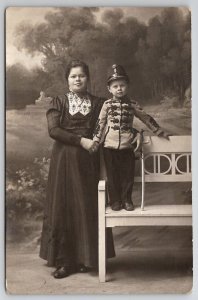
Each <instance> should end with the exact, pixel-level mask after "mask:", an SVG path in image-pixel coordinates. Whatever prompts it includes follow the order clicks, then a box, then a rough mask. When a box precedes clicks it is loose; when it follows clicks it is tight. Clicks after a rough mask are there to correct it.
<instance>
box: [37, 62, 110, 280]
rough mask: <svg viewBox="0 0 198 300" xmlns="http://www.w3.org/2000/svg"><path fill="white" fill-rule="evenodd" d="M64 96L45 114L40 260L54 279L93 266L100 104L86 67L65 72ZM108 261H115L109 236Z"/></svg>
mask: <svg viewBox="0 0 198 300" xmlns="http://www.w3.org/2000/svg"><path fill="white" fill-rule="evenodd" d="M66 80H67V83H68V86H69V92H68V93H67V94H65V95H61V96H58V97H56V98H55V99H53V101H52V103H51V106H50V107H49V109H48V111H47V121H48V130H49V135H50V137H51V138H53V139H54V140H55V143H54V145H53V149H52V155H51V163H50V170H49V178H48V187H47V197H46V206H45V213H44V221H43V230H42V238H41V249H40V257H41V258H43V259H45V260H47V265H48V266H55V267H56V270H55V272H54V273H53V275H54V277H55V278H64V277H66V276H69V275H70V274H71V273H74V272H86V271H87V270H88V267H94V266H97V261H98V233H97V229H98V221H97V220H98V218H97V213H98V211H97V202H98V200H97V185H98V180H99V156H98V154H97V153H94V150H93V149H94V148H93V141H92V140H91V138H92V136H93V130H94V127H95V123H96V120H97V118H98V115H99V112H100V109H101V105H102V101H101V99H99V98H97V97H94V96H92V95H91V94H89V93H88V92H87V85H88V81H89V69H88V66H87V65H86V64H85V63H84V62H81V61H78V60H75V61H72V62H71V63H70V64H69V66H68V68H67V71H66ZM108 240H109V247H108V250H109V251H108V252H109V253H107V255H108V257H113V256H114V247H113V240H112V234H111V232H110V234H109V236H108Z"/></svg>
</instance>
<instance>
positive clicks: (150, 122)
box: [132, 101, 163, 135]
mask: <svg viewBox="0 0 198 300" xmlns="http://www.w3.org/2000/svg"><path fill="white" fill-rule="evenodd" d="M132 106H133V109H134V115H135V116H136V117H137V118H138V119H140V120H141V121H142V122H143V123H144V124H145V125H146V126H147V127H148V128H149V129H150V130H151V131H152V132H153V133H154V134H156V135H160V134H161V133H162V132H163V130H162V128H161V127H160V126H159V124H158V123H157V122H156V121H155V119H154V118H153V117H151V116H150V115H148V114H147V113H146V112H145V111H144V110H143V108H142V107H141V106H140V105H139V103H138V102H136V101H132Z"/></svg>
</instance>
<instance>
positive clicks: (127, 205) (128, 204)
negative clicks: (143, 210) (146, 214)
mask: <svg viewBox="0 0 198 300" xmlns="http://www.w3.org/2000/svg"><path fill="white" fill-rule="evenodd" d="M123 208H124V209H125V210H127V211H132V210H134V205H133V202H125V203H124V205H123Z"/></svg>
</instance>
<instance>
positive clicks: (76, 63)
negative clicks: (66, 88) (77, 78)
mask: <svg viewBox="0 0 198 300" xmlns="http://www.w3.org/2000/svg"><path fill="white" fill-rule="evenodd" d="M76 67H81V68H82V69H83V72H84V73H85V75H86V76H87V78H88V79H89V67H88V65H87V64H86V63H84V62H83V61H81V60H78V59H75V60H72V61H71V62H70V63H69V64H68V65H67V68H66V71H65V78H66V80H67V81H68V77H69V74H70V72H71V69H72V68H76Z"/></svg>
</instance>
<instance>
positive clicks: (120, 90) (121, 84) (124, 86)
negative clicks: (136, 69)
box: [108, 79, 128, 98]
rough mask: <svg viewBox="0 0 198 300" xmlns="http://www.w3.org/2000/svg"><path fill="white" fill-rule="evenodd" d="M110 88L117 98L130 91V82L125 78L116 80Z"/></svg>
mask: <svg viewBox="0 0 198 300" xmlns="http://www.w3.org/2000/svg"><path fill="white" fill-rule="evenodd" d="M108 90H109V92H110V93H111V94H112V95H113V96H115V97H116V98H122V97H124V96H125V95H126V94H127V92H128V83H127V82H126V81H125V80H124V79H118V80H114V81H112V82H111V83H110V85H109V86H108Z"/></svg>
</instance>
